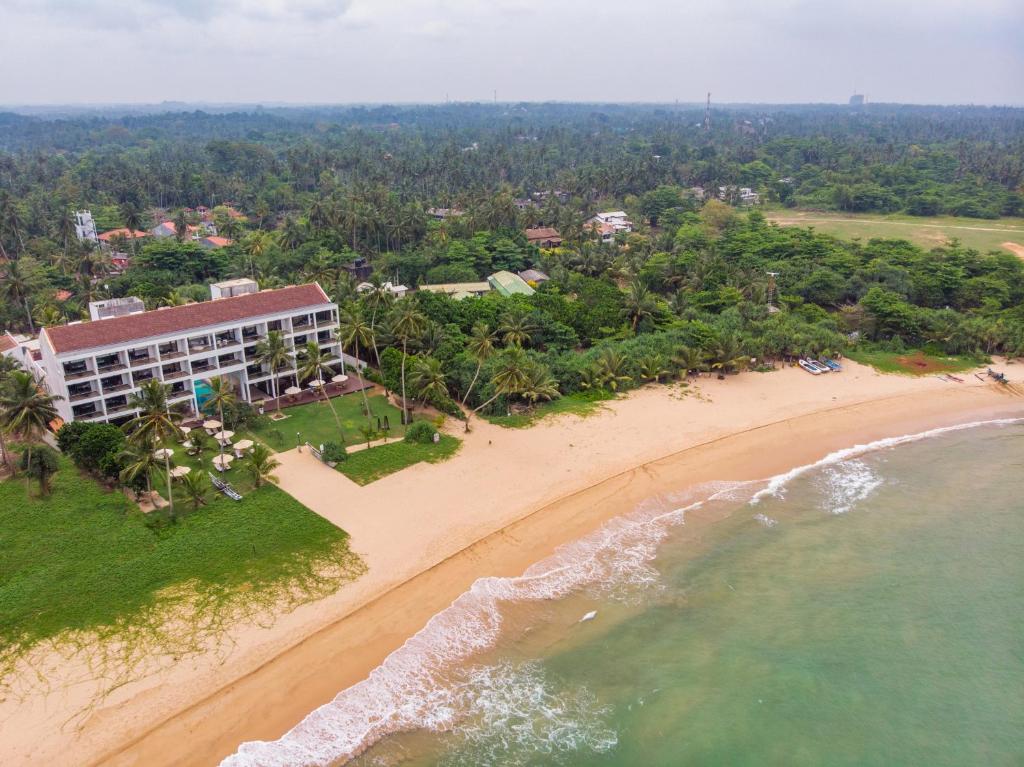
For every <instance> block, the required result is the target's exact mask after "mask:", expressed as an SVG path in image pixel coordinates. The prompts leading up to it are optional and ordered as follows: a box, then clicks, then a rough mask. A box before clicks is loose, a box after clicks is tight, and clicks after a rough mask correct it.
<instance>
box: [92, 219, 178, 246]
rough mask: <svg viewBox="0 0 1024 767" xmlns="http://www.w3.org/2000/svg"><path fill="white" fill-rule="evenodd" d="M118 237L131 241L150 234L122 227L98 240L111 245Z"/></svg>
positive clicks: (172, 226)
mask: <svg viewBox="0 0 1024 767" xmlns="http://www.w3.org/2000/svg"><path fill="white" fill-rule="evenodd" d="M171 228H172V229H173V228H174V225H173V224H172V225H171ZM116 237H124V238H125V239H126V240H131V239H133V238H136V239H137V238H139V237H149V232H143V231H141V230H139V229H135V230H132V229H127V228H125V227H121V228H120V229H111V230H110V231H109V232H104V233H103V234H101V235H100V236H99V237H98V238H97V239H99V241H100V242H105V243H107V244H108V245H109V244H110V241H111V240H113V239H114V238H116Z"/></svg>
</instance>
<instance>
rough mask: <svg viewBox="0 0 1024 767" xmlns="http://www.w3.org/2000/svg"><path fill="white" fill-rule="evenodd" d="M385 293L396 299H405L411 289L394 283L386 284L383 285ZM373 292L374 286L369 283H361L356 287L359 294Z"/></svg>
mask: <svg viewBox="0 0 1024 767" xmlns="http://www.w3.org/2000/svg"><path fill="white" fill-rule="evenodd" d="M381 287H382V288H384V291H385V292H387V293H390V294H391V295H392V296H394V297H395V298H405V294H406V293H408V292H409V288H408V287H406V286H405V285H395V284H394V283H393V282H385V283H384V284H383V285H381ZM371 290H373V284H372V283H369V282H360V283H359V284H358V285H356V291H357V292H358V293H367V292H369V291H371Z"/></svg>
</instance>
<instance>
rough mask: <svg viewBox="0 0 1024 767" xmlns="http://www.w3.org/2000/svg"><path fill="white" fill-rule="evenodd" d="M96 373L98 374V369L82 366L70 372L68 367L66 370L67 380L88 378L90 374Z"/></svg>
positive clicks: (65, 377)
mask: <svg viewBox="0 0 1024 767" xmlns="http://www.w3.org/2000/svg"><path fill="white" fill-rule="evenodd" d="M94 375H96V371H95V370H90V369H89V368H82V369H81V370H75V371H73V372H69V371H68V370H67V369H66V368H65V370H64V380H65V381H77V380H78V379H80V378H88V377H89V376H94Z"/></svg>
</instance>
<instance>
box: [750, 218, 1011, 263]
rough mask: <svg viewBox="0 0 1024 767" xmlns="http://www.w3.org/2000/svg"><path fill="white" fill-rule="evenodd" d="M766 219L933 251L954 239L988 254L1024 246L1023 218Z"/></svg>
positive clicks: (840, 234)
mask: <svg viewBox="0 0 1024 767" xmlns="http://www.w3.org/2000/svg"><path fill="white" fill-rule="evenodd" d="M765 216H766V217H767V218H768V220H769V221H775V222H777V223H779V224H781V225H783V226H801V227H808V226H813V227H814V229H815V231H817V232H821V233H823V234H831V235H833V236H835V237H839V238H840V239H844V240H851V239H854V238H860V239H861V240H863V241H864V242H867V241H868V240H871V239H875V238H878V239H890V240H892V239H901V240H909V241H910V242H912V243H914V244H915V245H919V246H921V247H923V248H926V249H930V248H934V247H938V246H940V245H944V244H946V243H948V242H951V241H952V240H954V239H957V240H959V241H960V242H961V243H962V244H963V245H965V246H967V247H969V248H974V249H976V250H979V251H981V252H982V253H987V252H988V251H990V250H996V251H999V252H1002V253H1007V252H1009V250H1008V249H1006V248H1004V247H1003V243H1005V242H1013V243H1016V244H1018V245H1024V218H999V219H993V220H990V219H984V218H960V217H957V216H907V215H900V214H893V215H888V216H887V215H879V214H870V213H861V214H857V213H839V212H836V211H808V210H790V209H786V208H779V209H766V210H765Z"/></svg>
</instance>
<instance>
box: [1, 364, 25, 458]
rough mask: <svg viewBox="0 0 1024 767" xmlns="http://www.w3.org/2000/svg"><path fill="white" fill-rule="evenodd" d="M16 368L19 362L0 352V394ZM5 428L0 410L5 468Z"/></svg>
mask: <svg viewBox="0 0 1024 767" xmlns="http://www.w3.org/2000/svg"><path fill="white" fill-rule="evenodd" d="M16 370H21V363H20V362H18V361H17V360H16V359H14V357H8V356H7V355H5V354H0V396H2V395H3V392H4V391H5V390H6V388H7V383H8V381H10V379H11V373H13V372H15V371H16ZM6 431H7V429H6V427H5V426H4V421H3V413H2V411H0V461H3V464H4V466H6V467H7V468H10V467H11V457H10V454H8V452H7V441H6V438H5V437H4V432H6Z"/></svg>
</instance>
